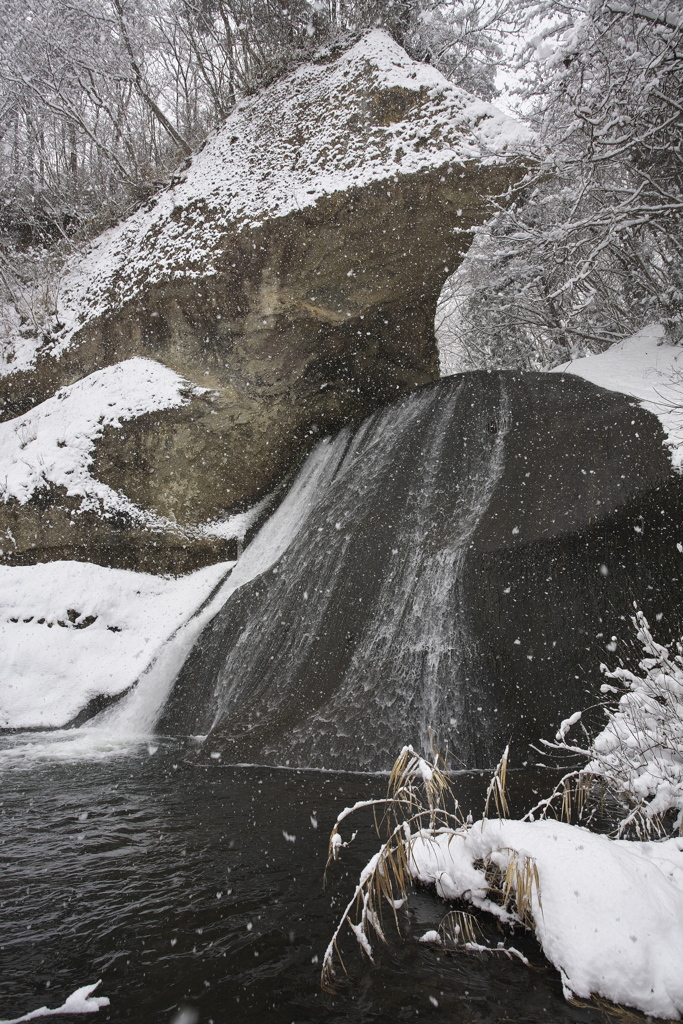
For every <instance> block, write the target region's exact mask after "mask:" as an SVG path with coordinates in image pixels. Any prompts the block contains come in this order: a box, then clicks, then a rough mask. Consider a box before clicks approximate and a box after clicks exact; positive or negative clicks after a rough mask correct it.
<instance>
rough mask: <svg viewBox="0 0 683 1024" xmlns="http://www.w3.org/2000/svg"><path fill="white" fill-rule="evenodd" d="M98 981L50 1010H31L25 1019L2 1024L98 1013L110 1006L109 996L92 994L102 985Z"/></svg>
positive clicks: (16, 1019) (42, 1007)
mask: <svg viewBox="0 0 683 1024" xmlns="http://www.w3.org/2000/svg"><path fill="white" fill-rule="evenodd" d="M100 984H101V983H100V982H99V981H96V982H95V984H94V985H83V987H82V988H78V989H76V991H75V992H72V993H71V995H70V996H69V998H68V999H67V1000H66V1002H64V1003H62V1005H61V1006H57V1007H56V1008H55V1009H54V1010H50V1009H49V1008H48V1007H47V1006H41V1007H40V1009H38V1010H31V1012H30V1013H26V1014H24V1016H23V1017H14V1018H13V1019H12V1020H2V1021H0V1024H23V1021H27V1020H35V1019H36V1018H37V1017H57V1016H63V1015H64V1016H65V1015H66V1014H71V1013H97V1011H98V1010H101V1009H102V1007H104V1006H109V999H108V998H107V996H93V995H92V994H91V993H92V992H94V991H95V989H96V988H97V987H98V985H100Z"/></svg>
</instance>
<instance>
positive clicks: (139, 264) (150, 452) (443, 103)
mask: <svg viewBox="0 0 683 1024" xmlns="http://www.w3.org/2000/svg"><path fill="white" fill-rule="evenodd" d="M534 147H535V142H534V139H533V137H532V135H531V133H530V132H529V131H528V129H527V128H526V127H524V126H522V125H520V124H519V122H517V121H515V120H514V119H513V118H511V117H509V116H508V115H506V114H503V113H501V111H499V110H497V109H496V108H495V107H493V106H491V105H490V104H488V103H485V102H483V101H481V100H477V99H476V98H474V97H473V96H471V95H469V94H467V93H465V92H463V91H462V90H461V89H459V88H457V87H456V86H454V85H453V84H452V83H450V82H448V81H447V79H445V78H444V77H443V76H442V75H440V74H439V73H438V72H437V71H436V70H435V69H434V68H433V67H431V66H430V65H426V64H421V63H419V62H417V61H414V60H412V59H411V58H410V57H409V56H408V55H407V53H406V52H405V51H404V50H403V49H402V48H401V47H400V46H398V45H397V44H396V43H395V42H394V41H393V40H392V39H391V38H390V37H389V36H388V35H387V34H386V33H384V32H381V31H379V30H377V31H372V32H370V33H368V34H367V35H366V36H365V37H364V38H362V39H361V40H360V41H359V42H358V43H357V44H356V45H355V46H353V47H352V48H350V49H349V50H348V51H346V52H342V53H339V54H337V53H334V52H329V53H327V54H326V55H320V56H319V60H318V62H317V63H311V64H307V65H305V66H301V67H299V68H298V69H297V70H295V71H293V72H292V73H291V74H289V75H288V76H287V77H286V78H283V79H282V80H280V81H277V82H275V83H273V84H271V85H270V86H268V87H266V88H264V89H263V90H261V91H260V92H258V93H257V94H256V95H254V96H252V97H250V98H248V99H245V100H243V101H241V102H240V103H239V104H238V106H237V107H236V108H235V109H234V111H233V112H232V114H231V115H230V116H229V117H228V118H227V119H226V121H225V122H224V123H223V124H222V125H221V126H220V128H219V129H217V130H216V131H215V132H214V133H213V135H212V136H211V137H210V138H209V140H208V141H207V143H206V145H205V146H204V147H203V149H202V150H201V151H200V152H199V153H197V154H196V155H194V156H193V157H192V159H191V160H190V162H189V164H188V165H187V166H186V167H185V168H184V169H182V170H181V171H180V172H179V173H178V174H177V175H176V176H175V178H174V180H173V182H172V183H171V184H170V185H169V186H168V187H167V188H166V189H164V190H163V191H161V192H159V193H158V194H157V195H156V196H154V197H153V198H152V200H151V201H150V202H149V203H148V204H146V205H145V206H144V207H140V208H139V209H138V210H137V211H135V212H134V213H133V214H132V215H131V216H130V217H128V218H127V219H126V220H124V221H122V222H121V223H120V224H118V225H116V226H114V227H112V228H111V229H109V230H108V231H106V232H104V233H103V234H102V235H101V236H100V237H99V238H98V239H97V240H96V241H95V242H94V244H93V245H92V247H91V249H90V251H89V252H88V253H86V254H85V255H83V256H82V257H80V258H78V259H74V261H73V263H72V264H71V265H70V266H69V267H68V268H67V270H66V271H65V274H64V277H63V279H62V281H61V284H60V287H59V291H58V295H57V298H56V303H55V308H56V312H55V314H54V316H53V317H52V318H51V319H50V321H49V322H46V323H45V324H44V329H43V330H41V331H40V332H38V333H39V334H40V338H39V339H38V338H36V342H35V346H34V350H33V356H32V357H31V358H29V357H28V354H27V353H28V349H27V344H28V340H27V339H26V338H21V337H18V338H17V344H16V345H15V346H14V348H13V343H12V340H11V337H9V335H8V336H7V337H6V338H5V339H4V341H3V344H2V345H1V346H0V347H1V348H3V351H5V357H4V363H3V372H2V373H0V377H1V378H2V379H1V380H0V417H2V416H3V415H4V416H12V417H14V418H16V417H18V416H22V417H23V416H28V415H30V411H31V410H32V409H33V408H34V406H36V405H37V403H39V402H46V401H50V400H51V398H52V396H54V394H55V391H57V389H59V388H60V387H62V388H64V387H73V386H75V384H76V383H77V382H80V381H81V380H82V378H84V377H86V376H87V375H89V374H90V375H92V374H94V373H99V372H100V371H102V369H103V367H106V366H107V365H108V364H109V363H111V362H112V360H113V359H116V360H117V361H119V362H120V361H121V360H129V359H131V358H135V357H146V358H148V359H153V360H155V361H157V362H158V363H159V364H162V365H163V366H167V367H170V368H171V369H172V371H173V372H174V373H175V374H178V375H179V376H180V377H182V378H184V379H185V380H186V381H188V382H191V383H192V384H193V385H196V389H195V391H194V392H193V394H192V395H191V396H190V399H189V401H188V403H186V407H185V408H184V409H182V410H180V411H178V410H177V408H173V409H171V408H169V407H168V406H167V407H166V408H167V409H168V410H169V411H168V412H166V413H163V414H159V415H154V416H153V417H147V418H145V419H143V418H142V417H140V416H138V417H137V419H136V420H135V423H133V424H131V425H128V426H126V427H125V429H123V430H120V431H112V430H106V432H105V437H104V440H103V441H102V446H101V447H100V446H98V448H97V457H96V463H97V466H98V468H99V469H100V475H101V478H102V481H103V485H104V484H106V485H109V488H110V489H113V490H116V491H119V492H121V493H122V494H124V495H126V496H127V498H128V499H129V500H130V501H131V502H132V503H133V504H134V505H137V506H138V507H140V506H142V507H144V508H145V509H148V510H153V512H154V514H155V515H156V516H158V517H159V520H163V522H161V521H159V520H157V521H156V522H155V523H154V524H152V523H151V521H147V526H148V527H150V528H149V529H146V528H145V524H144V523H141V522H139V521H130V520H124V516H123V515H122V516H119V517H118V519H117V525H116V528H115V530H114V527H113V526H112V522H111V517H110V518H109V519H107V517H106V515H105V516H100V521H95V520H96V519H97V516H98V514H99V513H98V512H97V511H96V510H94V508H91V509H88V507H87V506H84V505H79V506H78V509H77V510H78V511H83V510H84V509H85V511H86V512H87V516H80V518H79V517H74V516H73V515H72V512H73V510H74V508H75V506H76V503H77V500H80V498H79V499H74V498H73V497H69V496H68V495H67V496H66V497H65V495H64V494H63V493H59V494H56V493H55V492H54V489H53V491H52V492H51V493H50V495H49V496H45V497H49V498H50V500H52V505H51V506H50V508H49V509H48V510H47V512H46V514H45V515H42V516H41V515H39V514H38V512H37V511H36V508H35V507H34V508H32V507H31V506H30V505H27V504H25V505H23V506H21V507H20V508H19V509H18V510H17V509H16V508H14V506H13V507H12V509H11V511H8V508H7V506H5V508H4V509H3V508H2V507H0V520H2V522H0V534H2V533H4V534H5V535H6V536H7V537H8V543H7V544H5V543H4V538H3V541H2V543H0V546H1V547H2V548H3V549H4V557H5V559H6V560H7V559H9V560H11V561H14V562H27V561H32V560H34V559H35V558H36V557H41V558H49V557H52V558H56V559H63V558H70V557H72V556H73V557H77V555H76V549H77V550H78V557H83V555H84V554H85V555H86V556H88V557H92V558H93V559H94V560H96V561H100V562H102V563H103V564H105V563H106V564H110V565H113V566H117V567H119V568H136V567H140V568H144V569H146V570H147V569H148V570H152V571H158V572H183V571H187V570H188V569H190V568H197V567H199V566H200V565H205V564H207V561H209V560H211V559H214V560H224V559H225V558H229V557H232V556H233V555H235V554H236V553H237V547H236V545H234V544H232V543H230V542H229V541H228V540H227V539H226V535H225V533H224V532H223V531H222V530H220V529H219V530H218V532H216V531H215V530H214V532H213V534H212V536H211V537H209V535H208V534H207V533H206V532H204V533H203V534H201V536H200V535H198V534H197V533H196V530H195V528H196V527H198V526H202V525H203V524H207V523H214V524H218V523H219V522H222V521H225V520H229V519H231V517H233V516H235V515H238V514H241V513H243V512H244V511H245V510H248V509H252V508H253V507H254V506H255V505H256V504H257V503H258V502H259V501H260V500H261V499H262V498H263V497H264V495H266V494H269V493H271V492H272V491H273V490H274V489H276V488H277V487H278V485H279V484H280V483H281V482H282V481H283V480H284V479H285V478H286V476H287V475H288V474H289V473H290V472H291V471H293V469H294V467H295V466H296V465H297V464H298V463H299V462H300V460H301V458H302V456H303V455H305V454H306V452H307V451H310V450H311V449H312V447H313V445H314V443H315V441H316V440H317V438H318V437H322V436H324V435H325V434H326V433H329V432H332V431H335V430H337V429H339V427H341V426H343V425H344V424H345V423H348V422H351V421H354V420H360V419H362V418H363V417H365V416H366V415H368V414H370V413H372V412H373V411H374V410H375V409H377V408H378V407H380V406H382V405H383V404H386V403H388V402H390V401H392V400H394V399H396V398H400V397H401V395H403V394H406V393H408V392H410V391H412V390H414V389H415V388H418V387H420V386H422V385H423V384H427V383H430V382H431V381H434V380H436V379H438V353H437V350H436V344H435V340H434V311H435V308H436V302H437V299H438V295H439V292H440V290H441V287H442V284H443V281H444V280H445V278H446V277H447V276H448V275H449V273H451V272H452V270H453V269H454V267H455V266H457V265H458V263H459V262H460V261H461V260H462V258H463V256H464V253H465V252H466V250H467V247H468V245H469V242H470V240H471V237H472V231H473V229H474V227H475V226H477V225H479V224H481V223H483V222H484V221H485V220H487V219H488V217H489V216H490V215H491V212H492V210H493V209H494V208H495V205H496V204H500V203H504V202H505V201H506V197H507V199H508V200H509V199H511V198H512V195H513V190H514V188H515V186H517V185H518V184H519V183H520V182H521V180H522V179H523V178H524V176H525V174H526V173H527V169H528V166H529V163H530V161H531V159H532V151H533V150H534ZM5 319H7V318H5ZM10 320H11V318H10ZM7 323H8V324H9V327H8V330H9V331H10V334H11V329H12V328H11V323H10V321H7ZM18 331H19V334H21V332H22V331H30V328H29V327H28V325H26V326H25V327H23V328H20V329H19V328H18ZM0 362H2V358H0ZM206 388H209V389H210V390H209V391H208V392H207V393H204V394H202V389H206ZM79 394H80V392H79ZM91 426H92V425H90V426H89V429H90V428H91ZM105 426H106V424H105ZM52 447H54V446H52ZM15 448H16V446H15ZM105 448H106V450H103V449H105ZM34 450H35V451H36V453H37V446H35V445H34V447H33V449H31V451H34ZM22 455H23V449H22V451H21V452H20V457H21V456H22ZM52 455H53V451H52V448H51V451H50V458H52ZM79 465H81V466H82V463H79ZM30 472H32V473H33V474H34V476H35V475H36V474H39V472H40V471H39V470H38V469H35V468H34V469H33V470H31V471H30ZM79 472H80V471H79ZM16 473H17V474H19V477H20V478H21V480H24V479H25V478H26V475H27V470H25V469H23V468H20V469H17V470H16ZM60 473H61V476H62V478H63V472H62V471H61V470H60ZM74 475H75V480H72V481H71V482H70V492H69V493H70V494H72V495H73V494H74V493H78V494H79V495H81V496H82V497H83V500H89V498H90V496H91V491H92V485H91V484H90V482H87V487H86V485H85V484H83V480H82V479H81V484H83V486H80V485H79V483H78V477H79V473H75V474H70V477H73V476H74ZM21 480H20V482H19V483H17V484H15V483H13V484H12V486H13V487H14V488H15V489H17V488H19V489H20V488H21V486H23V485H22V484H21ZM1 481H2V476H1V475H0V482H1ZM79 486H80V490H79ZM88 488H90V491H89V492H88V495H87V496H85V495H83V490H84V489H85V490H87V489H88ZM95 490H96V491H97V492H98V495H99V497H103V498H104V500H106V501H108V500H110V499H111V493H110V491H109V490H107V489H106V487H103V488H96V489H95ZM98 495H92V497H93V498H94V497H97V496H98ZM105 511H106V510H105ZM88 516H89V517H90V519H89V521H87V522H86V520H87V519H88ZM74 518H76V520H77V521H76V523H75V524H74V522H73V519H74ZM105 520H106V521H105ZM5 523H6V527H5V528H4V529H3V526H4V525H5ZM164 524H167V525H164ZM74 526H75V528H74ZM152 526H153V528H151V527H152ZM109 527H111V529H110V528H109ZM8 531H11V534H12V537H13V538H14V541H13V540H12V537H10V534H9V532H8ZM193 531H195V532H193ZM181 534H182V535H181ZM133 548H135V558H132V557H131V555H130V552H131V550H132V549H133ZM8 549H9V555H8Z"/></svg>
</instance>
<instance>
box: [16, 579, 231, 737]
mask: <svg viewBox="0 0 683 1024" xmlns="http://www.w3.org/2000/svg"><path fill="white" fill-rule="evenodd" d="M231 564H232V563H230V562H222V563H219V564H218V565H212V566H209V567H208V568H206V569H200V570H199V571H198V572H194V573H191V574H190V575H188V576H182V577H180V578H179V579H167V578H163V577H159V576H151V575H148V574H146V573H138V572H130V571H128V570H124V569H107V568H104V567H103V566H101V565H93V564H91V563H87V562H49V563H44V564H39V565H30V566H0V728H14V729H21V728H40V727H46V728H48V727H49V728H54V727H59V726H62V725H65V724H66V723H67V722H69V721H70V720H71V719H72V718H73V717H74V716H75V715H77V714H78V712H79V711H80V710H82V709H83V708H84V707H85V706H86V705H87V704H88V702H89V701H90V700H92V699H93V698H94V697H98V696H113V695H115V694H118V693H121V692H123V691H124V690H126V689H127V688H128V687H129V686H131V685H132V684H133V683H134V682H135V680H136V679H137V678H138V676H139V675H140V673H141V672H143V670H144V669H145V668H146V667H147V665H148V664H149V662H150V661H151V660H152V659H153V658H154V656H155V655H156V653H157V652H158V650H159V648H160V647H161V646H162V645H163V643H164V642H165V641H166V640H167V639H168V637H169V636H170V635H171V634H172V633H173V632H174V630H176V629H177V628H178V627H179V626H180V625H181V624H182V623H183V622H184V621H185V620H187V619H188V618H189V617H190V616H191V615H192V613H193V612H194V611H195V609H196V608H197V607H198V606H199V605H200V604H201V602H202V601H203V600H204V599H205V598H206V596H207V595H208V594H209V593H210V592H211V590H212V589H213V588H214V587H215V586H216V584H217V583H218V582H219V580H220V579H221V578H222V577H224V576H225V574H226V573H227V572H228V570H229V569H230V566H231Z"/></svg>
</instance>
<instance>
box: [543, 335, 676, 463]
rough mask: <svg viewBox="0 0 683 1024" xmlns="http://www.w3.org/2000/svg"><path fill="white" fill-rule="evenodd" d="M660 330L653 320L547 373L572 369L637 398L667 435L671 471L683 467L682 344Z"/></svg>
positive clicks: (587, 378) (585, 376)
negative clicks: (622, 338)
mask: <svg viewBox="0 0 683 1024" xmlns="http://www.w3.org/2000/svg"><path fill="white" fill-rule="evenodd" d="M664 336H665V333H664V328H663V327H662V326H660V325H659V324H653V325H651V326H649V327H645V328H643V330H642V331H638V333H637V334H634V335H633V337H631V338H627V339H626V340H625V341H619V342H617V343H616V344H615V345H612V346H611V347H610V348H608V349H607V351H606V352H601V353H600V355H593V356H585V357H584V358H583V359H575V360H573V361H572V362H569V363H563V364H562V365H561V366H556V367H554V369H553V370H552V371H551V373H572V374H575V375H576V376H577V377H583V379H584V380H588V381H590V382H591V383H592V384H597V385H598V386H599V387H601V388H605V389H606V390H607V391H620V392H621V393H622V394H625V395H632V396H633V397H634V398H637V399H638V400H639V401H640V404H641V405H642V406H643V408H644V409H647V410H649V412H652V413H654V414H655V416H657V417H658V418H659V420H660V422H661V424H662V427H663V428H664V431H665V433H666V435H667V442H666V443H667V447H668V448H669V449H670V451H671V459H672V462H673V464H674V467H675V468H676V469H679V470H680V469H681V468H683V348H680V347H679V346H676V345H670V344H668V342H666V341H665V340H664Z"/></svg>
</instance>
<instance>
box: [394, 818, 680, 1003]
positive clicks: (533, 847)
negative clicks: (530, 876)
mask: <svg viewBox="0 0 683 1024" xmlns="http://www.w3.org/2000/svg"><path fill="white" fill-rule="evenodd" d="M513 856H516V857H517V858H521V859H522V860H523V861H524V860H526V861H529V860H530V861H531V862H532V863H533V865H535V868H536V869H537V871H538V880H539V885H538V888H536V886H532V887H531V912H532V916H533V922H534V930H535V932H536V935H537V937H538V939H539V941H540V943H541V946H542V947H543V952H544V953H545V955H546V957H547V958H548V959H549V960H550V961H551V963H553V964H554V966H555V967H556V968H557V969H558V971H559V972H560V974H561V976H562V981H563V985H564V990H565V995H566V996H567V998H571V996H572V995H574V996H579V997H581V998H586V999H587V998H589V997H590V996H592V995H598V996H602V997H603V998H605V999H610V1000H611V1001H612V1002H615V1003H620V1004H626V1005H628V1006H634V1007H636V1008H637V1009H639V1010H641V1011H642V1012H643V1013H646V1014H651V1015H653V1016H656V1017H665V1018H669V1019H679V1018H680V1016H681V1014H682V1013H683V970H681V964H682V963H683V838H681V839H669V840H667V841H665V842H644V843H638V842H629V841H626V840H611V839H608V838H607V837H606V836H601V835H596V834H594V833H592V832H589V831H588V830H587V829H584V828H579V827H578V826H576V825H567V824H565V823H564V822H558V821H534V822H529V821H505V820H492V821H487V820H484V821H480V822H477V823H475V824H474V825H473V826H471V827H470V828H468V829H463V830H462V831H457V832H453V831H451V830H444V832H443V833H441V834H436V835H435V834H433V833H424V832H423V833H419V834H417V835H415V836H413V837H411V840H410V861H411V869H412V873H413V876H414V877H415V878H416V879H419V880H420V881H422V882H425V883H431V884H434V885H435V886H436V889H437V892H438V893H439V895H441V896H443V897H445V898H446V899H456V898H461V897H464V898H465V899H468V900H469V901H470V902H472V903H474V904H475V905H476V906H479V907H481V908H482V909H485V910H490V911H491V912H492V913H495V914H497V916H501V914H505V911H503V910H502V908H501V907H500V905H499V904H497V903H493V902H492V901H490V900H489V899H488V896H487V893H488V883H487V879H486V876H485V873H484V870H483V869H482V866H481V862H483V861H487V860H490V861H493V862H494V863H495V864H496V865H497V866H498V867H499V868H501V869H502V870H503V872H504V871H505V870H506V868H507V866H508V864H509V863H510V860H511V858H512V857H513Z"/></svg>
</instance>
